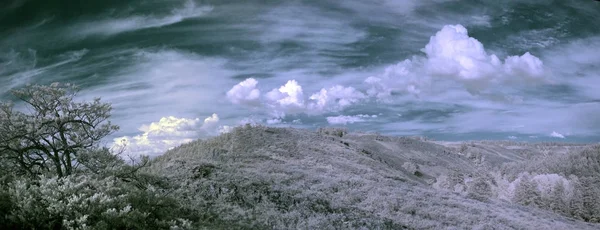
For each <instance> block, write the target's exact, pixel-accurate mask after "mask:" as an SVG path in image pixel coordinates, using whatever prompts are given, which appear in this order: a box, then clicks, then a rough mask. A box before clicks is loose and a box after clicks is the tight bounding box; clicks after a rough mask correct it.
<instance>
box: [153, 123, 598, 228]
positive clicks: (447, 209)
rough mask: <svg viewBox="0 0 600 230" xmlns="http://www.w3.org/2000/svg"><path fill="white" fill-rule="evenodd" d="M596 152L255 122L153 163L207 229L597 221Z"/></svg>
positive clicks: (563, 224) (179, 149)
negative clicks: (252, 124)
mask: <svg viewBox="0 0 600 230" xmlns="http://www.w3.org/2000/svg"><path fill="white" fill-rule="evenodd" d="M599 155H600V148H599V147H598V146H592V145H584V144H564V143H563V144H561V143H537V144H533V143H532V144H528V143H518V142H506V141H503V142H494V141H480V142H461V143H458V142H436V141H430V140H426V139H424V138H419V137H389V136H382V135H378V134H365V133H348V132H346V131H345V130H343V129H335V128H324V129H320V130H318V131H317V132H313V131H309V130H301V129H293V128H270V127H263V126H249V125H248V126H245V127H239V128H236V129H234V130H233V131H232V132H230V133H226V134H223V135H221V136H218V137H215V138H212V139H209V140H198V141H195V142H192V143H188V144H185V145H183V146H180V147H177V148H175V149H173V150H170V151H168V152H167V153H166V154H164V155H163V156H161V157H158V158H156V159H155V160H154V161H153V162H152V164H151V166H150V168H149V169H148V170H150V171H152V172H155V173H159V174H160V175H163V176H166V177H167V178H168V179H169V181H171V182H173V184H174V185H175V186H176V188H175V190H174V194H175V195H176V196H177V197H179V198H180V199H182V201H183V203H185V204H186V205H187V206H188V208H191V209H192V210H195V211H197V212H199V213H203V215H204V217H203V218H204V220H203V221H204V222H206V224H207V225H206V226H207V228H210V229H215V228H226V229H257V228H258V229H457V228H458V229H463V228H469V229H599V228H600V224H598V223H597V222H600V219H598V217H599V216H600V209H596V208H597V207H600V205H599V204H600V202H599V201H598V200H597V199H591V200H590V199H588V198H589V197H590V196H592V197H593V196H594V195H598V194H600V193H596V192H598V187H600V186H598V185H600V183H599V182H600V179H599V178H600V173H599V174H594V173H593V172H594V171H593V170H598V169H600V167H597V166H600V160H598V159H600V156H599ZM583 164H585V167H584V168H586V169H589V170H590V172H587V173H583V172H580V171H583V170H580V169H581V167H583V166H580V165H583ZM594 167H597V168H596V169H594ZM599 172H600V171H599ZM586 183H587V184H586ZM559 184H560V185H559ZM594 186H595V187H596V189H593V188H594ZM597 197H598V196H596V198H597ZM585 221H587V222H585Z"/></svg>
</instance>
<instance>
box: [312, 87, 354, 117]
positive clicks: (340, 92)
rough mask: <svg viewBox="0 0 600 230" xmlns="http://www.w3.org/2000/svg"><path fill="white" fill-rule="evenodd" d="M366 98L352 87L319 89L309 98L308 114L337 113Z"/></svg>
mask: <svg viewBox="0 0 600 230" xmlns="http://www.w3.org/2000/svg"><path fill="white" fill-rule="evenodd" d="M364 98H366V96H365V94H363V93H361V92H359V91H358V90H356V89H354V88H352V87H344V86H341V85H336V86H333V87H331V88H329V89H321V91H319V92H318V93H315V94H313V95H311V96H310V100H312V102H311V103H310V104H309V106H308V108H309V110H311V111H309V112H322V111H327V110H331V111H337V110H341V109H343V108H345V107H348V106H350V105H352V104H354V103H357V102H358V101H360V100H361V99H364Z"/></svg>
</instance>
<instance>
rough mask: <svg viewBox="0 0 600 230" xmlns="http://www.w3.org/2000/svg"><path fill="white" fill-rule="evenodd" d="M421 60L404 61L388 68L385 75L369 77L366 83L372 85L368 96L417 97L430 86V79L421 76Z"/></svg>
mask: <svg viewBox="0 0 600 230" xmlns="http://www.w3.org/2000/svg"><path fill="white" fill-rule="evenodd" d="M419 67H420V63H419V60H404V61H402V62H400V63H398V64H396V65H391V66H388V67H387V68H386V69H385V71H384V72H383V74H381V75H379V76H371V77H368V78H367V79H366V80H365V81H364V82H365V83H367V84H368V85H370V87H371V88H370V89H369V90H367V94H368V95H369V96H372V97H377V98H383V97H387V96H390V95H392V93H393V92H399V93H408V94H413V95H417V94H419V93H421V89H420V88H421V87H422V86H424V85H426V84H428V82H429V78H427V77H426V76H423V75H421V74H420V71H421V70H420V69H419Z"/></svg>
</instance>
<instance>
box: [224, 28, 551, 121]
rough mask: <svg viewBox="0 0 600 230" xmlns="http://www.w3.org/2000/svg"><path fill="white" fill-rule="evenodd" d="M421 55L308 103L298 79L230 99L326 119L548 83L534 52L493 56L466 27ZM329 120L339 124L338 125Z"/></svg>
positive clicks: (244, 89)
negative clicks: (376, 104)
mask: <svg viewBox="0 0 600 230" xmlns="http://www.w3.org/2000/svg"><path fill="white" fill-rule="evenodd" d="M421 51H422V52H423V53H424V54H425V55H415V56H413V57H412V58H410V59H407V60H403V61H401V62H399V63H397V64H395V65H391V66H388V67H386V68H385V69H384V70H383V71H382V73H380V74H376V75H373V76H368V77H366V78H365V80H364V81H363V82H364V83H365V84H364V85H362V86H360V87H359V88H355V87H352V86H343V85H334V86H331V87H325V88H322V89H321V90H319V91H318V92H315V93H312V94H310V96H309V97H306V95H308V94H305V93H304V91H303V88H302V86H301V85H300V84H299V82H298V81H296V80H294V79H292V80H289V81H288V82H287V83H286V84H284V85H283V86H281V87H279V88H275V89H272V90H270V91H269V92H268V93H266V94H265V95H261V94H260V92H261V91H260V89H258V88H257V85H258V81H257V80H256V79H254V78H248V79H246V80H244V81H242V82H240V83H239V84H237V85H235V86H233V88H231V89H230V90H229V91H228V92H227V98H228V99H229V101H230V102H231V103H233V104H238V105H247V106H248V105H250V106H259V107H262V108H264V109H265V110H267V114H268V115H270V116H272V117H275V118H282V117H285V116H286V115H289V114H298V113H304V114H308V115H320V114H326V113H335V112H340V111H343V110H344V109H346V108H348V107H350V106H353V105H357V104H360V103H364V102H368V101H373V100H385V99H388V98H390V97H397V96H406V95H408V96H410V95H412V96H415V97H417V98H424V99H425V100H427V98H428V97H432V96H433V97H434V96H436V95H437V94H439V93H443V92H444V91H446V90H448V89H447V86H448V84H450V85H455V86H458V87H462V89H463V90H464V91H466V92H468V93H469V94H471V95H475V96H477V95H481V94H482V92H489V91H494V90H495V89H496V88H498V86H500V85H510V84H527V83H528V82H532V81H543V80H544V79H545V75H546V72H547V70H546V68H545V67H544V64H543V62H542V61H541V60H540V59H539V58H538V57H536V56H534V55H532V54H530V53H528V52H527V53H525V54H523V55H520V56H508V57H506V58H505V59H504V61H502V60H500V58H498V57H497V56H496V55H494V54H488V52H487V51H486V50H485V48H484V46H483V44H482V43H481V42H479V41H478V40H477V39H475V38H473V37H469V34H468V31H467V29H466V28H465V27H464V26H462V25H446V26H444V27H443V28H442V29H441V30H440V31H438V32H437V33H436V34H435V35H434V36H431V38H430V39H429V43H428V44H426V45H425V47H424V48H423V49H421ZM365 85H366V87H365ZM329 120H332V121H333V123H337V120H336V119H328V121H329ZM342 120H344V119H342ZM345 120H348V119H345ZM350 121H352V120H351V119H350V120H348V122H350ZM354 121H356V122H357V121H358V120H357V119H355V120H354ZM348 122H346V123H348ZM330 123H331V122H330ZM341 123H343V122H341Z"/></svg>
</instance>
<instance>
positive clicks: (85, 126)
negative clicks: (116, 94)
mask: <svg viewBox="0 0 600 230" xmlns="http://www.w3.org/2000/svg"><path fill="white" fill-rule="evenodd" d="M77 92H78V89H77V87H75V86H73V85H70V84H59V83H53V84H51V85H49V86H42V85H28V86H26V87H24V88H22V89H19V90H14V91H12V94H13V95H14V96H15V97H16V98H17V99H19V100H20V101H23V102H24V103H25V107H26V108H25V109H22V111H19V110H17V109H15V106H14V104H13V103H0V158H3V159H6V160H9V161H10V162H12V163H13V165H14V166H15V167H16V169H18V170H19V171H20V172H21V173H26V174H30V175H36V174H39V173H41V172H43V171H48V172H54V173H56V175H57V176H59V177H63V176H67V175H70V174H72V173H73V170H74V169H75V168H76V167H77V165H78V164H77V163H78V156H79V153H80V152H83V151H84V150H90V149H94V148H98V144H99V142H100V140H101V139H102V138H104V137H106V136H107V135H110V134H111V133H113V132H115V131H116V130H118V128H119V127H118V126H116V125H112V124H111V122H110V121H108V118H109V117H110V112H111V109H112V108H111V106H110V104H107V103H101V102H100V99H99V98H96V99H94V100H93V101H91V102H75V101H74V99H75V96H76V94H77Z"/></svg>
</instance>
